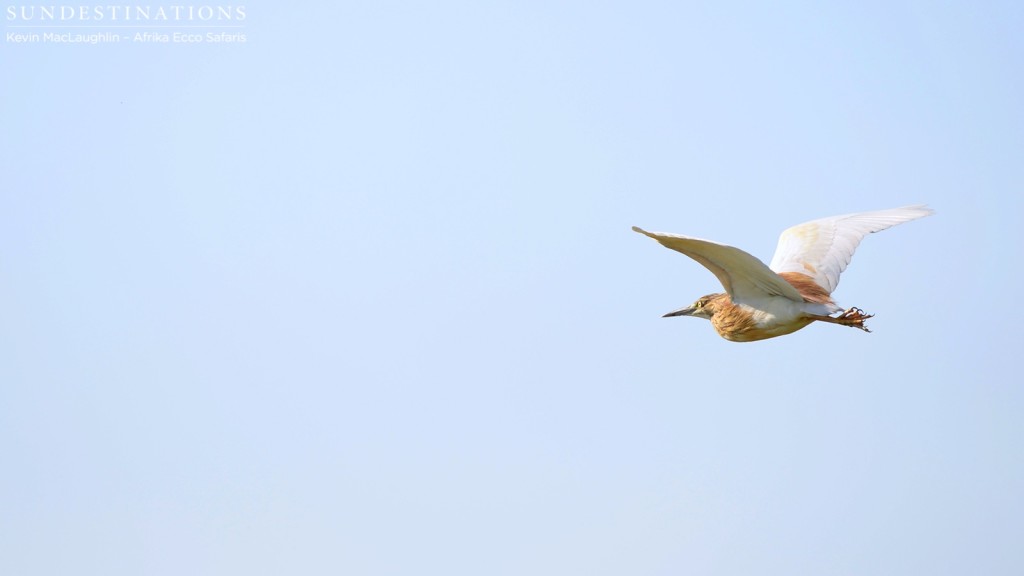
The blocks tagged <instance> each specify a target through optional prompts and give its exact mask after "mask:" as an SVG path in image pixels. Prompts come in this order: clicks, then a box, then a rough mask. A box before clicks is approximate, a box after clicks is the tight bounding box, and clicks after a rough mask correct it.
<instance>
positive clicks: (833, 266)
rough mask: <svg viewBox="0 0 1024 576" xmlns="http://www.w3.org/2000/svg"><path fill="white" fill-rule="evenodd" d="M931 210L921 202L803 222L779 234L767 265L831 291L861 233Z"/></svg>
mask: <svg viewBox="0 0 1024 576" xmlns="http://www.w3.org/2000/svg"><path fill="white" fill-rule="evenodd" d="M933 213H934V211H933V210H931V209H930V208H928V207H926V206H924V205H920V206H905V207H903V208H893V209H891V210H879V211H877V212H860V213H858V214H845V215H843V216H831V217H829V218H821V219H819V220H812V221H810V222H805V223H803V224H799V225H797V226H793V227H792V228H789V229H787V230H786V231H784V232H783V233H782V235H781V236H780V237H779V244H778V246H777V247H776V248H775V256H774V257H773V258H772V262H771V264H770V265H769V267H770V268H771V269H772V270H774V271H775V272H780V273H781V272H800V273H801V274H806V275H808V276H810V277H811V278H813V279H814V281H815V282H817V283H818V285H819V286H821V287H822V288H825V289H826V290H828V291H829V293H830V294H831V293H832V291H833V290H835V289H836V286H838V285H839V275H840V274H842V272H843V270H846V266H847V265H848V264H849V263H850V258H852V257H853V252H854V250H856V249H857V246H858V245H859V244H860V241H861V240H862V239H863V238H864V237H865V236H867V235H868V234H871V233H873V232H878V231H881V230H885V229H886V228H890V227H892V226H895V225H897V224H902V223H903V222H908V221H910V220H916V219H917V218H923V217H924V216H928V215H930V214H933Z"/></svg>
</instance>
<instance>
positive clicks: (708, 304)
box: [662, 294, 729, 320]
mask: <svg viewBox="0 0 1024 576" xmlns="http://www.w3.org/2000/svg"><path fill="white" fill-rule="evenodd" d="M728 297H729V295H728V294H708V295H707V296H701V297H700V298H698V299H697V301H696V302H694V303H693V304H691V305H689V306H687V307H685V308H680V309H679V310H673V311H671V312H669V313H668V314H665V315H663V316H662V318H670V317H672V316H693V317H694V318H706V319H708V320H710V319H711V317H712V316H714V315H715V311H716V310H717V307H718V303H719V302H720V301H722V299H723V298H728Z"/></svg>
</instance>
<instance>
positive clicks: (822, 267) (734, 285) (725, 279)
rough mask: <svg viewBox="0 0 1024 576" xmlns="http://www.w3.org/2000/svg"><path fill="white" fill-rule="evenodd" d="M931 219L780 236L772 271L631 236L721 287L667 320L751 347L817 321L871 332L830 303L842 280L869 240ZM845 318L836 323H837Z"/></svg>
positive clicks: (855, 222)
mask: <svg viewBox="0 0 1024 576" xmlns="http://www.w3.org/2000/svg"><path fill="white" fill-rule="evenodd" d="M929 214H932V211H931V210H930V209H928V208H926V207H924V206H907V207H905V208H894V209H891V210H879V211H877V212H861V213H858V214H847V215H844V216H833V217H829V218H821V219H819V220H813V221H811V222H806V223H804V224H800V225H797V226H794V227H792V228H789V229H788V230H786V231H785V232H783V233H782V236H781V237H780V238H779V244H778V247H777V248H776V251H775V257H774V258H772V262H771V265H770V266H766V265H765V264H764V263H763V262H761V261H760V260H758V259H757V258H755V257H754V256H751V255H750V254H748V253H746V252H744V251H742V250H740V249H738V248H733V247H732V246H726V245H725V244H719V243H717V242H711V241H709V240H701V239H699V238H692V237H689V236H681V235H678V234H666V233H662V232H647V231H645V230H642V229H640V228H637V227H635V226H634V227H633V230H635V231H637V232H639V233H641V234H644V235H647V236H649V237H651V238H653V239H655V240H657V241H658V242H660V243H661V244H662V245H664V246H666V247H667V248H671V249H673V250H676V251H678V252H681V253H683V254H686V255H687V256H689V257H690V258H693V259H694V260H696V261H697V262H699V263H700V264H702V265H703V266H704V267H705V268H707V269H708V270H710V271H711V272H712V273H713V274H714V275H715V276H716V277H717V278H718V280H719V281H720V282H721V283H722V286H723V287H724V288H725V293H716V294H709V295H707V296H704V297H701V298H700V299H698V300H697V301H696V302H694V303H693V304H692V305H690V306H687V307H685V308H680V309H679V310H675V311H673V312H669V313H668V314H665V316H695V317H698V318H706V319H708V320H710V321H711V324H712V325H713V326H714V328H715V330H716V331H717V332H718V334H719V335H721V336H722V337H723V338H725V339H726V340H732V341H734V342H751V341H755V340H764V339H766V338H774V337H776V336H782V335H785V334H790V333H792V332H796V331H797V330H799V329H801V328H803V327H805V326H807V325H808V324H810V323H812V322H815V321H820V322H829V323H832V324H842V325H844V326H853V327H856V328H860V329H862V330H864V331H867V327H866V326H865V325H864V321H865V320H867V319H868V318H871V316H870V315H867V314H864V313H863V312H862V311H861V310H860V309H858V308H850V309H848V310H846V311H843V309H842V308H840V307H839V306H837V305H836V303H835V302H834V301H833V300H832V296H831V294H832V291H833V290H835V287H836V286H837V285H838V284H839V275H840V274H841V273H842V272H843V270H845V269H846V266H847V265H848V264H849V263H850V258H851V257H852V256H853V252H854V250H856V248H857V245H858V244H860V241H861V239H863V238H864V236H866V235H868V234H870V233H873V232H878V231H880V230H885V229H886V228H889V227H891V226H895V225H897V224H901V223H903V222H907V221H910V220H914V219H917V218H922V217H924V216H928V215H929ZM836 312H841V314H839V315H838V316H832V314H835V313H836Z"/></svg>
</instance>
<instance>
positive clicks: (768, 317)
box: [733, 296, 842, 330]
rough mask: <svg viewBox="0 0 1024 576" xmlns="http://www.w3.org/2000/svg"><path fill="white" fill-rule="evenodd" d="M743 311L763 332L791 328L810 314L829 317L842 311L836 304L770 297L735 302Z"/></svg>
mask: <svg viewBox="0 0 1024 576" xmlns="http://www.w3.org/2000/svg"><path fill="white" fill-rule="evenodd" d="M733 304H737V305H738V306H740V307H741V308H742V309H744V310H746V311H747V312H750V314H751V315H752V317H753V319H754V322H755V323H756V324H757V327H758V328H760V329H763V330H771V329H773V328H776V327H779V326H791V325H793V324H795V323H798V322H799V320H801V319H803V318H806V317H807V315H808V314H810V315H814V316H828V315H830V314H833V313H835V312H839V311H841V310H842V308H840V307H839V306H836V305H835V304H831V305H826V304H813V303H810V302H794V301H792V300H790V299H789V298H782V297H779V296H769V297H766V298H760V299H758V300H756V301H753V302H749V301H748V302H743V303H740V302H735V301H734V302H733Z"/></svg>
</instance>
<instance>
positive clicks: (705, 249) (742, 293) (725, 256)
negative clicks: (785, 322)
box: [633, 226, 804, 304]
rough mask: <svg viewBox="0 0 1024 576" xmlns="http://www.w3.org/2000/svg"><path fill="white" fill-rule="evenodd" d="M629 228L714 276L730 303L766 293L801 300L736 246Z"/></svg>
mask: <svg viewBox="0 0 1024 576" xmlns="http://www.w3.org/2000/svg"><path fill="white" fill-rule="evenodd" d="M633 230H634V231H636V232H639V233H641V234H644V235H646V236H649V237H651V238H654V239H655V240H657V241H658V242H660V243H661V244H662V245H663V246H665V247H666V248H671V249H673V250H675V251H677V252H682V253H683V254H686V255H687V256H689V257H690V258H693V259H694V260H696V261H697V262H699V263H700V264H701V265H703V266H704V267H705V268H707V269H708V270H710V271H711V272H712V273H713V274H714V275H715V276H716V277H718V281H719V282H721V283H722V287H723V288H725V291H726V292H728V293H729V296H731V297H732V300H733V302H736V303H739V304H742V303H744V302H758V301H763V299H764V298H765V297H766V296H782V297H784V298H788V299H790V300H792V301H794V302H803V301H804V300H803V297H801V296H800V293H799V292H797V290H796V288H794V287H793V286H792V285H791V284H790V283H789V282H786V281H785V280H783V279H782V277H781V276H779V275H778V274H776V273H775V272H772V271H771V270H770V269H769V268H768V266H765V264H764V262H761V261H760V260H758V259H757V258H755V257H753V256H751V255H750V254H747V253H746V252H744V251H743V250H740V249H739V248H733V247H732V246H726V245H725V244H719V243H718V242H712V241H710V240H701V239H700V238H691V237H689V236H681V235H679V234H667V233H665V232H648V231H646V230H642V229H640V228H637V227H636V226H633Z"/></svg>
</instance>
